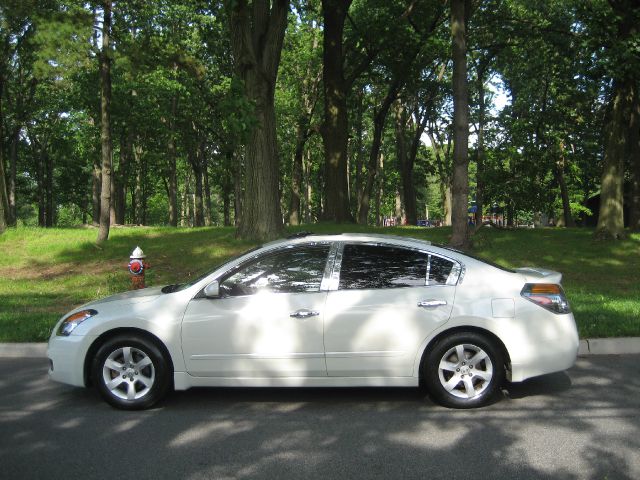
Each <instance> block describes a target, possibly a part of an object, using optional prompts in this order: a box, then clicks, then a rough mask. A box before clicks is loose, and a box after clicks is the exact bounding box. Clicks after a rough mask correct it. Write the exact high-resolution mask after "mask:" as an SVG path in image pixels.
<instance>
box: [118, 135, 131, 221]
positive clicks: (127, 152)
mask: <svg viewBox="0 0 640 480" xmlns="http://www.w3.org/2000/svg"><path fill="white" fill-rule="evenodd" d="M132 143H133V142H132V135H131V133H126V134H123V135H122V137H121V138H120V168H119V169H118V180H117V183H116V201H115V204H116V218H115V222H116V223H117V224H119V225H124V224H125V223H126V222H125V216H126V215H125V214H126V209H127V184H128V177H129V165H130V164H131V157H132V153H131V148H132Z"/></svg>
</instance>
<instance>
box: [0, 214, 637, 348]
mask: <svg viewBox="0 0 640 480" xmlns="http://www.w3.org/2000/svg"><path fill="white" fill-rule="evenodd" d="M302 230H306V231H313V232H315V233H338V232H341V231H354V232H378V233H390V234H394V235H406V236H411V237H416V238H422V239H426V240H430V241H432V242H434V243H446V242H447V238H448V236H449V235H450V233H451V230H450V229H448V228H418V227H397V228H374V227H362V226H358V225H353V226H348V227H346V228H345V227H344V226H337V225H330V224H319V225H301V226H300V227H296V228H291V229H290V230H289V231H290V232H295V231H302ZM94 238H95V230H94V229H92V228H75V229H49V230H44V229H36V228H18V229H12V230H9V231H8V232H6V233H5V234H4V235H2V236H0V251H2V255H1V256H0V341H12V342H20V341H44V340H46V339H47V337H48V336H49V333H50V332H51V328H53V325H54V324H55V322H56V321H57V319H58V318H59V317H60V315H62V314H63V313H65V312H66V311H68V310H69V309H71V308H73V307H75V306H78V305H81V304H82V303H85V302H88V301H90V300H94V299H97V298H101V297H104V296H106V295H110V294H113V293H117V292H119V291H123V290H126V289H128V288H129V275H128V273H127V271H126V264H127V261H128V257H129V255H130V253H131V251H132V250H133V248H135V246H136V245H140V247H142V248H143V250H144V251H145V253H146V254H147V258H148V261H149V263H150V264H151V269H150V270H149V271H148V275H147V284H148V285H164V284H168V283H175V282H181V281H185V280H188V279H189V278H194V277H195V276H197V275H199V274H201V273H203V272H205V271H207V270H208V269H210V268H211V267H212V266H213V265H218V264H220V263H221V262H223V261H225V260H227V259H229V258H230V257H232V256H233V255H237V254H238V253H240V252H242V251H244V250H246V249H248V248H250V247H252V246H253V244H251V243H247V242H242V241H238V240H236V239H235V235H234V231H233V229H230V228H195V229H184V228H178V229H175V228H168V227H154V228H150V227H143V228H137V227H135V228H114V229H113V231H112V232H111V237H110V241H109V242H107V243H105V244H104V246H103V247H102V248H100V249H98V248H97V247H96V246H95V244H94V243H93V240H94ZM474 244H475V249H474V252H475V253H476V254H478V255H480V256H481V257H484V258H487V259H489V260H493V261H495V262H497V263H499V264H501V265H504V266H507V267H521V266H538V267H546V268H552V269H556V270H558V271H560V272H562V273H563V274H564V277H563V285H564V287H565V290H566V293H567V296H568V298H569V300H570V302H571V306H572V309H573V311H574V314H575V317H576V321H577V323H578V328H579V331H580V336H581V337H582V338H593V337H609V336H638V335H640V320H639V319H640V290H639V287H638V285H640V236H638V235H631V236H630V237H629V238H628V239H626V240H624V241H622V242H620V243H618V244H601V243H597V242H594V241H593V240H592V230H589V229H517V230H510V231H504V230H497V229H491V228H485V229H483V230H481V232H480V234H479V236H478V239H477V241H476V240H475V239H474Z"/></svg>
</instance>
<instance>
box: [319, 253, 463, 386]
mask: <svg viewBox="0 0 640 480" xmlns="http://www.w3.org/2000/svg"><path fill="white" fill-rule="evenodd" d="M336 269H339V273H338V275H339V282H338V285H337V289H336V290H332V291H330V292H329V294H328V297H327V305H326V310H325V330H324V341H325V355H326V361H327V372H328V375H329V376H340V377H342V376H347V377H403V376H411V375H413V368H414V363H415V358H416V354H417V352H418V349H419V347H420V345H421V344H422V342H423V341H424V339H425V338H426V337H427V336H428V335H429V334H430V333H431V332H432V331H433V330H435V329H436V328H438V327H439V326H441V325H442V324H443V323H445V322H446V321H447V320H448V319H449V317H450V315H451V310H452V306H453V301H454V296H455V289H456V287H455V283H456V282H457V279H458V276H459V272H460V266H459V265H458V264H457V263H455V262H453V261H451V260H448V259H445V258H442V257H439V256H436V255H434V254H432V253H429V252H426V251H420V250H415V249H410V248H405V247H399V246H394V245H383V244H357V243H356V244H346V245H344V249H343V251H342V254H341V255H340V254H339V255H338V258H337V261H336ZM335 276H336V273H335V270H334V277H335ZM334 288H335V285H334Z"/></svg>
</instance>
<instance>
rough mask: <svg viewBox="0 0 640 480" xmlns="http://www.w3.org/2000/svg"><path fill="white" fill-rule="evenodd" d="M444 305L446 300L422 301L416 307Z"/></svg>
mask: <svg viewBox="0 0 640 480" xmlns="http://www.w3.org/2000/svg"><path fill="white" fill-rule="evenodd" d="M446 304H447V301H446V300H423V301H421V302H418V306H419V307H422V308H433V307H441V306H443V305H446Z"/></svg>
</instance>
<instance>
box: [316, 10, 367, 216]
mask: <svg viewBox="0 0 640 480" xmlns="http://www.w3.org/2000/svg"><path fill="white" fill-rule="evenodd" d="M351 2H352V0H322V14H323V19H324V35H323V54H322V58H323V72H322V75H323V79H324V123H323V125H322V129H321V133H322V139H323V144H324V164H325V165H324V166H325V196H326V204H325V205H324V211H323V218H324V219H325V220H330V221H334V222H337V223H343V222H353V216H352V215H351V209H350V206H349V181H348V172H347V168H348V167H347V147H348V136H349V135H348V134H349V132H348V110H347V94H348V90H349V88H348V85H347V82H346V80H345V76H344V53H343V39H342V35H343V31H344V21H345V18H346V16H347V12H348V10H349V7H350V5H351ZM367 213H368V212H367Z"/></svg>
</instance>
